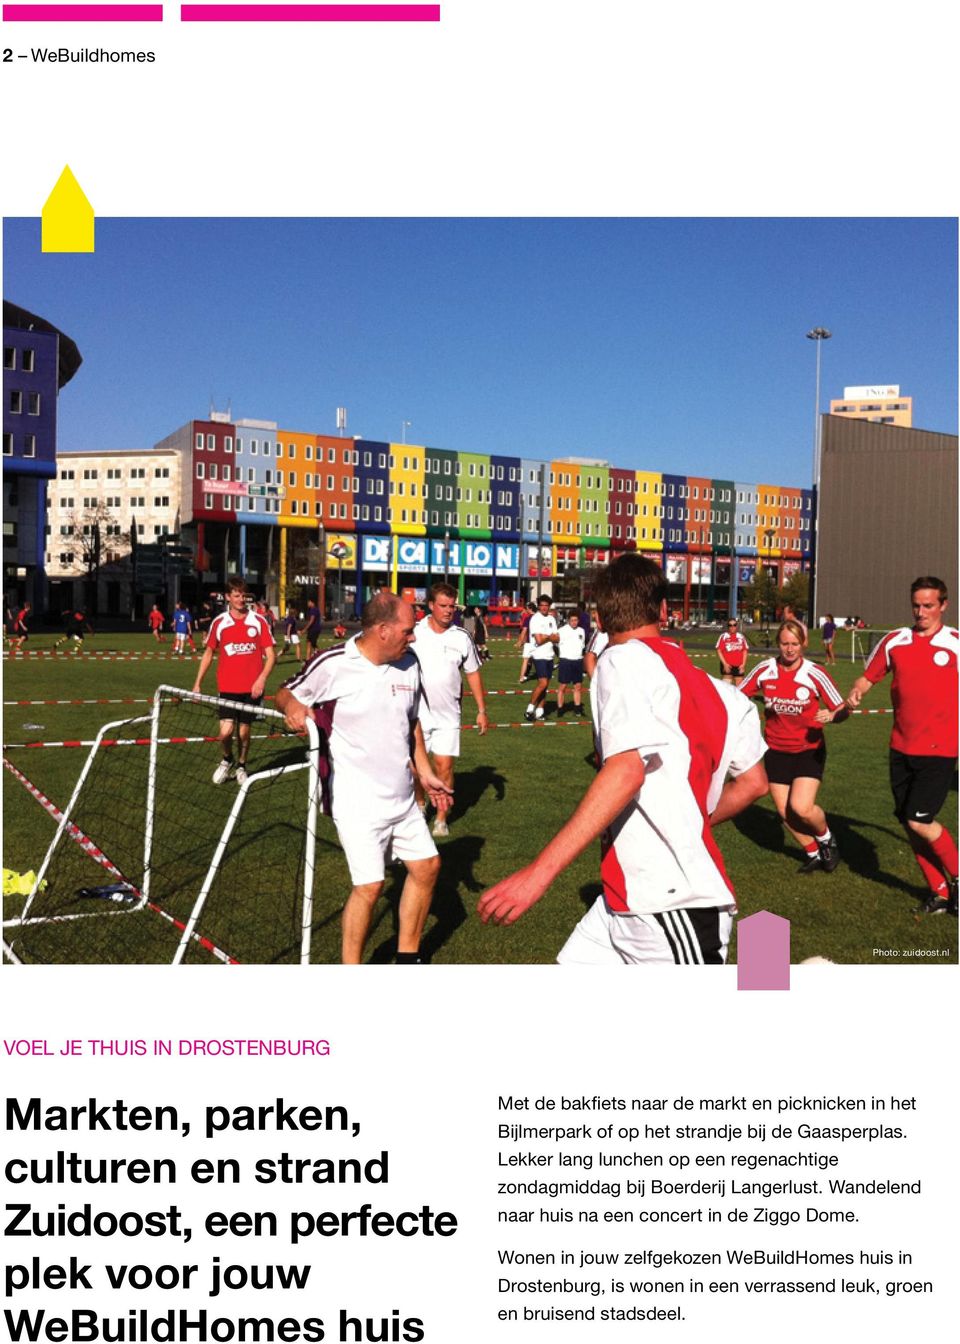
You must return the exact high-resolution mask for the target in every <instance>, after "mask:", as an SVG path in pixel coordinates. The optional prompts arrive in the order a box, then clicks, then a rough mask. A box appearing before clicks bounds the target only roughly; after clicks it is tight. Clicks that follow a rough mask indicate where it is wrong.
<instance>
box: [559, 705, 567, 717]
mask: <svg viewBox="0 0 960 1344" xmlns="http://www.w3.org/2000/svg"><path fill="white" fill-rule="evenodd" d="M566 712H567V707H566V705H558V706H557V718H558V719H562V718H563V716H564V714H566Z"/></svg>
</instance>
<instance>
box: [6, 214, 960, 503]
mask: <svg viewBox="0 0 960 1344" xmlns="http://www.w3.org/2000/svg"><path fill="white" fill-rule="evenodd" d="M39 232H40V226H39V221H38V220H7V221H6V222H5V226H4V253H5V255H4V295H5V297H6V298H8V299H12V300H13V301H14V302H16V303H19V304H21V305H22V306H23V307H25V308H29V309H31V310H32V311H34V312H37V313H40V314H42V315H43V316H44V317H46V318H48V319H49V320H51V321H52V322H54V323H55V324H56V325H57V326H59V327H61V328H62V330H64V331H66V332H67V333H68V334H69V335H70V336H72V337H73V338H74V340H75V341H76V342H77V344H78V346H79V347H80V351H81V353H82V355H83V357H84V364H83V366H82V368H81V369H80V371H79V373H78V374H77V375H76V377H75V379H74V380H73V382H72V383H71V384H69V385H68V386H67V387H66V388H65V389H64V391H63V393H62V394H61V399H60V416H61V418H60V444H61V449H63V450H71V449H107V448H142V447H148V446H150V445H152V444H153V443H155V442H156V441H157V440H158V439H160V438H162V437H164V436H165V435H166V434H168V433H169V432H170V431H172V430H173V429H175V428H177V427H178V426H179V425H181V424H183V423H185V422H186V421H187V420H189V419H192V418H193V417H203V416H205V415H206V414H207V412H208V410H209V407H210V404H211V402H212V403H213V405H214V406H215V407H216V408H217V409H220V410H223V409H226V407H227V405H228V404H229V405H230V406H231V407H232V410H233V413H234V415H235V416H247V417H256V418H265V419H273V420H277V421H278V422H279V424H280V426H281V427H282V428H284V429H294V430H305V431H312V432H321V433H329V434H332V433H335V432H336V425H335V411H336V407H337V406H338V405H345V406H346V407H347V409H348V415H349V421H348V431H349V433H351V434H359V435H362V436H363V437H365V438H372V439H387V440H394V441H399V440H400V438H401V436H402V425H403V422H404V421H405V420H407V421H410V422H411V425H410V428H409V429H408V430H407V441H408V442H410V443H426V444H429V445H430V446H433V447H442V448H453V449H461V450H466V451H492V452H502V453H509V454H515V455H524V456H531V457H543V458H546V457H563V456H568V455H571V454H576V455H578V456H588V457H602V458H606V459H608V460H609V461H611V462H612V463H614V464H615V465H618V466H624V467H631V468H649V469H652V470H661V471H672V472H678V473H686V474H693V475H706V476H719V477H728V476H730V477H734V478H736V479H741V480H764V479H768V480H769V479H773V480H777V481H782V482H784V483H789V484H798V485H799V484H805V483H807V482H808V480H809V476H810V461H811V455H812V454H811V445H812V436H813V414H814V374H815V346H814V342H812V341H808V340H806V339H805V333H806V332H807V331H808V330H809V329H810V328H811V327H814V326H826V327H828V328H829V329H830V330H831V331H832V332H833V337H832V339H831V340H830V341H828V342H826V343H825V344H824V347H823V378H822V398H821V405H822V407H823V408H824V409H826V407H827V405H828V403H829V399H830V397H832V396H833V397H839V396H841V395H842V392H843V388H844V387H845V386H848V385H852V384H854V385H858V384H866V383H899V384H900V386H901V390H902V392H903V393H904V394H907V395H910V396H912V397H913V398H914V424H915V426H917V427H918V428H922V429H933V430H940V431H946V432H950V433H956V430H957V232H956V224H955V221H951V220H929V219H928V220H923V219H920V220H910V219H907V220H900V219H896V220H884V219H879V220H877V219H844V220H789V219H787V220H780V219H771V220H737V219H734V220H710V219H690V220H683V219H680V220H669V219H666V220H602V219H601V220H562V219H558V220H536V219H534V220H523V219H507V220H476V219H468V220H456V219H454V220H319V221H318V220H274V219H265V220H256V219H254V220H240V219H216V220H182V219H169V220H166V219H161V220H110V219H98V221H97V246H96V252H95V253H93V254H92V255H76V256H67V255H65V256H58V255H44V254H42V253H41V252H40V242H39Z"/></svg>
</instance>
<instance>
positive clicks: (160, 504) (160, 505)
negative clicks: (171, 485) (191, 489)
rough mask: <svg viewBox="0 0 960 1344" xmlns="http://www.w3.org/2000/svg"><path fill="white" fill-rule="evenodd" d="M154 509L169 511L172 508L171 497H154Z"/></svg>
mask: <svg viewBox="0 0 960 1344" xmlns="http://www.w3.org/2000/svg"><path fill="white" fill-rule="evenodd" d="M153 507H154V508H155V509H169V507H170V496H169V495H154V497H153Z"/></svg>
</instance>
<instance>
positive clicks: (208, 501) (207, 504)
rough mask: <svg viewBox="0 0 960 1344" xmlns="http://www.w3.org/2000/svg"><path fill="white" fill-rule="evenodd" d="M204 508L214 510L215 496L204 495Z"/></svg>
mask: <svg viewBox="0 0 960 1344" xmlns="http://www.w3.org/2000/svg"><path fill="white" fill-rule="evenodd" d="M203 507H204V508H205V509H212V508H213V495H204V497H203ZM140 526H141V527H142V526H143V524H142V523H141V524H140Z"/></svg>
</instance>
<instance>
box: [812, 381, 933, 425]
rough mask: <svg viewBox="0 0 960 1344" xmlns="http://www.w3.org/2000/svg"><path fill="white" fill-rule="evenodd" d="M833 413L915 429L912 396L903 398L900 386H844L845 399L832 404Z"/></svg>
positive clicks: (880, 423)
mask: <svg viewBox="0 0 960 1344" xmlns="http://www.w3.org/2000/svg"><path fill="white" fill-rule="evenodd" d="M830 414H831V415H845V416H850V417H852V418H853V419H854V420H872V421H873V422H874V423H875V424H878V425H900V426H901V427H902V428H903V429H910V428H912V426H913V397H904V396H901V394H900V385H899V383H876V384H873V385H872V386H871V385H867V386H866V387H845V388H844V389H843V398H842V400H837V401H831V403H830Z"/></svg>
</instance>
